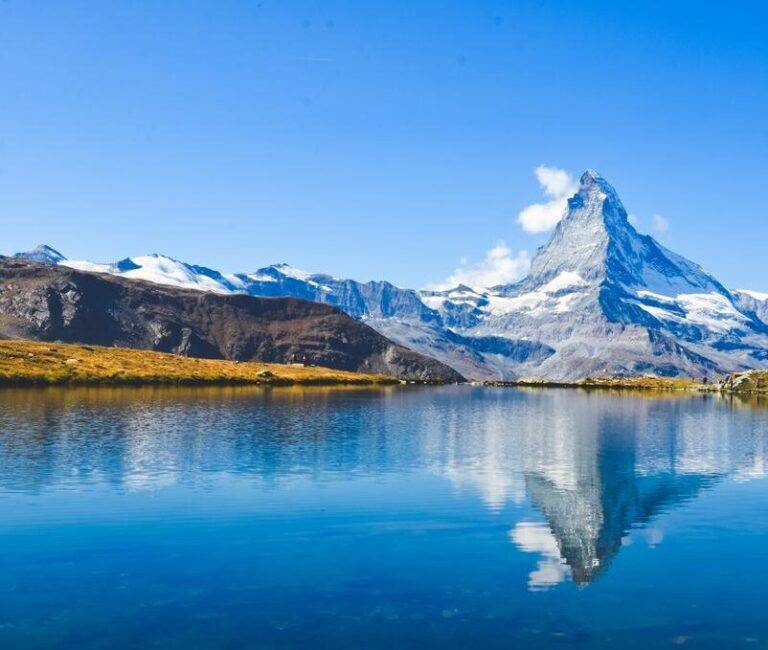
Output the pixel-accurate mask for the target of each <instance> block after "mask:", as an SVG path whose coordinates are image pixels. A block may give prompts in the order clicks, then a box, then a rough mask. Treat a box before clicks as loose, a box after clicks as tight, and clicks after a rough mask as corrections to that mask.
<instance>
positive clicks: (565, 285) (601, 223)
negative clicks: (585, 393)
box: [426, 171, 768, 380]
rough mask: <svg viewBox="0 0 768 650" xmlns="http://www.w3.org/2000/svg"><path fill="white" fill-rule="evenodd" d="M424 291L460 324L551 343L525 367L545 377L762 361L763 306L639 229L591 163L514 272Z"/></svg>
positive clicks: (450, 322)
mask: <svg viewBox="0 0 768 650" xmlns="http://www.w3.org/2000/svg"><path fill="white" fill-rule="evenodd" d="M426 300H427V304H429V305H430V306H432V307H433V308H435V309H437V310H438V311H439V312H440V313H441V315H442V316H443V319H444V322H445V323H446V326H447V327H450V328H451V329H453V330H454V331H457V332H459V333H462V334H472V335H475V336H477V335H485V334H493V335H497V336H499V335H500V336H505V337H508V338H513V339H525V340H536V341H539V342H541V343H545V344H547V345H550V346H552V347H553V348H555V349H556V353H555V354H553V355H551V356H550V357H548V358H547V359H546V360H544V361H543V362H542V363H541V364H540V366H539V367H538V368H537V369H536V372H535V374H537V375H538V376H541V377H545V378H550V379H563V380H567V379H575V378H578V377H583V376H586V375H590V374H611V375H616V374H618V375H623V374H638V373H646V372H651V373H655V374H660V375H677V374H685V375H693V376H701V375H708V374H713V373H722V372H725V371H727V370H730V369H734V368H737V367H739V368H747V367H761V366H765V365H766V364H767V363H768V325H766V322H765V320H763V319H764V312H761V311H760V309H759V308H757V307H756V306H753V305H752V306H750V308H746V298H745V297H744V296H743V295H741V296H739V295H736V294H734V293H731V292H729V291H728V290H727V289H726V288H725V287H724V286H723V285H722V284H721V283H720V282H718V281H717V280H716V279H715V278H714V277H712V276H711V275H709V274H707V273H706V272H705V271H704V270H703V269H702V268H701V267H700V266H698V265H696V264H694V263H693V262H690V261H688V260H686V259H685V258H683V257H681V256H679V255H677V254H675V253H673V252H672V251H669V250H667V249H666V248H664V247H663V246H661V245H660V244H659V243H658V242H656V241H655V240H654V239H653V238H652V237H649V236H647V235H641V234H639V233H638V232H637V231H636V230H635V229H634V227H633V226H632V225H631V223H630V222H629V221H628V219H627V212H626V210H625V209H624V206H623V205H622V203H621V201H620V199H619V197H618V195H617V193H616V191H615V190H614V189H613V188H612V187H611V186H610V185H609V184H608V182H607V181H606V180H605V179H604V178H602V177H601V176H600V175H599V174H597V173H596V172H593V171H588V172H586V173H585V174H584V175H583V176H582V178H581V182H580V187H579V191H578V192H577V194H576V195H574V196H573V197H572V198H571V199H570V200H569V202H568V211H567V213H566V215H565V216H564V217H563V219H562V220H561V221H560V222H559V224H558V225H557V227H556V228H555V231H554V233H553V234H552V237H551V238H550V240H549V242H548V243H547V244H546V245H545V246H543V247H542V248H541V249H540V250H539V251H538V252H537V254H536V256H535V257H534V259H533V261H532V264H531V269H530V273H529V275H528V276H527V277H526V278H525V279H524V280H522V281H521V282H519V283H517V284H513V285H508V286H499V287H493V288H492V289H489V290H487V291H486V292H483V293H476V292H472V291H471V290H468V289H467V288H466V287H463V288H459V289H457V290H453V291H451V292H448V294H447V295H445V296H436V295H434V294H432V295H429V296H427V297H426ZM761 313H762V314H763V316H762V317H761ZM509 369H510V371H511V372H513V373H514V372H516V370H517V369H516V368H514V367H510V368H509Z"/></svg>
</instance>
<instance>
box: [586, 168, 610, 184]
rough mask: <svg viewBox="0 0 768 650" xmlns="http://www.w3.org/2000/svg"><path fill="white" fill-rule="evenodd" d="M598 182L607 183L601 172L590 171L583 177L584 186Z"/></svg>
mask: <svg viewBox="0 0 768 650" xmlns="http://www.w3.org/2000/svg"><path fill="white" fill-rule="evenodd" d="M596 181H603V182H605V179H604V178H603V176H602V174H600V172H596V171H595V170H594V169H588V170H587V171H585V172H584V173H583V174H582V175H581V184H582V185H589V184H590V183H594V182H596Z"/></svg>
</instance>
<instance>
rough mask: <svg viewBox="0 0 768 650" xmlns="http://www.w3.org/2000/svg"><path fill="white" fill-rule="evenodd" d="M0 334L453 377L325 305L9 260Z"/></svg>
mask: <svg viewBox="0 0 768 650" xmlns="http://www.w3.org/2000/svg"><path fill="white" fill-rule="evenodd" d="M0 338H27V339H35V340H41V341H63V342H67V343H92V344H96V345H105V346H112V345H116V346H121V347H132V348H141V349H148V350H158V351H162V352H174V353H177V354H183V355H187V356H192V357H203V358H210V359H230V360H238V361H250V360H258V361H267V362H277V363H290V362H301V363H306V364H311V365H319V366H326V367H329V368H337V369H341V370H355V371H365V372H375V373H382V374H386V375H390V376H394V377H400V378H402V379H411V380H421V381H437V382H456V381H461V380H462V377H461V376H460V375H459V374H458V373H456V372H455V371H454V370H452V369H451V368H449V367H447V366H445V365H443V364H442V363H440V362H438V361H435V360H434V359H430V358H427V357H425V356H423V355H420V354H418V353H416V352H413V351H411V350H408V349H406V348H403V347H402V346H399V345H397V344H395V343H393V342H392V341H390V340H388V339H386V338H385V337H383V336H382V335H381V334H379V333H378V332H376V331H375V330H373V329H371V328H370V327H368V326H366V325H365V324H363V323H360V322H359V321H356V320H354V319H353V318H351V317H350V316H348V315H346V314H345V313H343V312H342V311H340V310H339V309H336V308H334V307H330V306H328V305H320V304H317V303H313V302H308V301H305V300H297V299H295V298H257V297H253V296H248V295H241V294H231V295H221V294H217V293H211V292H201V291H195V290H189V289H180V288H177V287H170V286H162V285H158V284H156V283H151V282H144V281H140V280H136V279H126V278H122V277H114V276H112V275H108V274H98V273H93V272H88V271H80V270H77V269H72V268H67V267H66V266H63V265H60V264H58V265H57V264H51V263H48V264H40V263H35V262H29V261H26V260H20V259H11V258H3V259H0Z"/></svg>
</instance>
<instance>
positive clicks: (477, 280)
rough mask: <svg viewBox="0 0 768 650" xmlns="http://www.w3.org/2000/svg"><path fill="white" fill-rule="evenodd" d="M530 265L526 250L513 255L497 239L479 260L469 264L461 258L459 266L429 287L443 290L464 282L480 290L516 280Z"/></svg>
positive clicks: (503, 243)
mask: <svg viewBox="0 0 768 650" xmlns="http://www.w3.org/2000/svg"><path fill="white" fill-rule="evenodd" d="M530 266H531V258H530V257H529V256H528V252H527V251H519V252H518V253H517V255H514V254H513V253H512V249H511V248H510V247H509V246H507V244H506V243H505V242H503V241H499V242H498V243H497V244H496V245H495V246H494V247H493V248H492V249H491V250H489V251H488V252H487V253H486V254H485V258H484V259H483V260H482V261H481V262H477V263H475V264H470V263H469V261H468V260H467V259H466V258H462V259H461V265H460V266H459V268H457V269H456V270H455V271H454V272H453V273H452V274H451V275H450V276H449V277H447V278H446V279H445V280H444V281H443V282H439V283H437V284H434V285H432V286H431V287H430V288H431V289H435V290H445V289H453V288H454V287H456V286H458V285H460V284H465V285H467V286H468V287H471V288H473V289H475V290H482V289H485V288H487V287H493V286H496V285H497V284H509V283H510V282H516V281H517V280H519V279H520V278H522V277H523V276H524V275H525V274H526V273H527V272H528V269H529V268H530Z"/></svg>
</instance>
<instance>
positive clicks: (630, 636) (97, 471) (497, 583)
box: [0, 386, 768, 648]
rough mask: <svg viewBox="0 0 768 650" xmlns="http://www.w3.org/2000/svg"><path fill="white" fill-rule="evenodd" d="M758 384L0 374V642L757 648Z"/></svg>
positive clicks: (761, 501) (761, 468)
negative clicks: (11, 383) (180, 380)
mask: <svg viewBox="0 0 768 650" xmlns="http://www.w3.org/2000/svg"><path fill="white" fill-rule="evenodd" d="M767 469H768V409H767V408H766V407H765V405H761V404H745V403H742V402H738V401H734V400H730V399H724V398H719V397H716V396H671V395H669V396H658V397H649V396H643V395H640V394H625V395H616V394H607V393H594V392H593V393H586V392H579V391H575V390H541V391H524V390H513V389H493V388H475V387H467V386H465V387H446V388H410V387H406V388H400V387H398V388H388V389H376V390H365V389H328V390H325V389H279V390H260V389H255V388H232V389H222V388H220V389H49V390H6V391H2V392H0V647H2V648H105V647H135V648H152V647H156V648H245V647H266V648H269V647H335V648H336V647H339V648H359V647H366V648H384V647H386V648H393V647H433V646H437V647H504V648H510V647H521V648H548V647H584V648H603V647H618V648H632V647H637V648H651V647H678V646H680V645H682V646H684V647H694V648H699V647H707V648H723V647H729V648H730V647H745V648H756V647H768V615H767V614H766V610H767V609H768V479H766V470H767Z"/></svg>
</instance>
